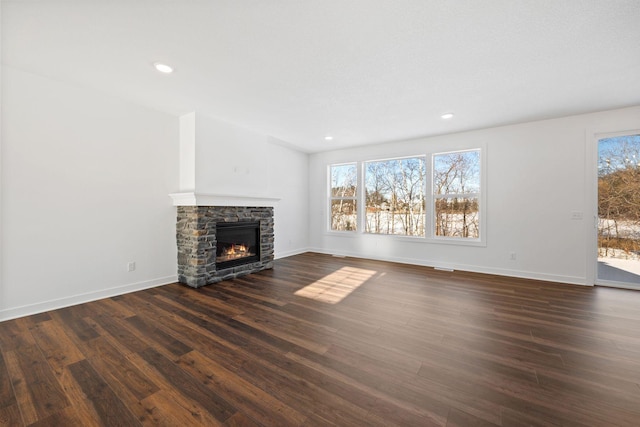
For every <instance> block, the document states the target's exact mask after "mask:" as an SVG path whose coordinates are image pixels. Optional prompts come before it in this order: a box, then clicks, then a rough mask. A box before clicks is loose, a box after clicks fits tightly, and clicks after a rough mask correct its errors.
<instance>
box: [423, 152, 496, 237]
mask: <svg viewBox="0 0 640 427" xmlns="http://www.w3.org/2000/svg"><path fill="white" fill-rule="evenodd" d="M473 151H478V152H480V192H473V193H446V194H434V189H433V170H434V169H435V168H434V162H435V158H436V156H441V155H445V154H456V153H469V152H473ZM485 152H486V147H485V146H480V147H477V148H467V149H463V150H451V151H440V152H434V153H431V169H430V171H429V172H430V173H429V174H428V176H429V180H430V182H429V189H430V191H429V193H428V194H429V202H430V206H429V208H430V210H429V212H431V215H429V232H430V235H431V239H432V240H433V241H434V242H438V243H447V244H456V245H467V246H486V243H485V240H484V237H485V236H486V233H487V232H486V222H485V221H484V218H485V217H486V215H485V214H484V213H485V212H486V206H485V203H486V200H485V197H484V194H485V193H486V188H487V186H486V177H485V175H486V173H485V165H486V157H485V155H486V153H485ZM469 196H472V197H477V198H478V203H479V204H480V209H479V210H478V226H479V228H480V237H478V238H476V239H471V238H468V237H456V236H436V224H435V215H434V214H433V213H434V212H435V204H436V200H437V199H444V198H450V197H469Z"/></svg>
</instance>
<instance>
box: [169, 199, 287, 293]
mask: <svg viewBox="0 0 640 427" xmlns="http://www.w3.org/2000/svg"><path fill="white" fill-rule="evenodd" d="M171 197H172V198H173V201H174V205H176V206H177V211H178V212H177V223H176V240H177V246H178V281H179V282H180V283H183V284H186V285H188V286H191V287H193V288H199V287H201V286H204V285H209V284H212V283H217V282H220V281H222V280H227V279H232V278H234V277H238V276H241V275H245V274H249V273H254V272H257V271H261V270H265V269H270V268H273V259H274V230H273V225H274V215H273V210H274V206H273V205H274V203H275V201H276V200H277V199H259V198H249V197H235V196H213V195H198V196H196V195H195V194H193V193H177V194H172V195H171ZM251 205H256V206H251ZM269 205H270V206H269ZM244 221H246V222H259V223H260V242H259V244H260V259H259V261H255V262H251V263H248V264H243V265H238V266H234V267H229V268H224V269H221V270H218V269H216V224H217V223H218V222H225V223H228V222H244Z"/></svg>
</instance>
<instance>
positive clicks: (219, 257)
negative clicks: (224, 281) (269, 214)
mask: <svg viewBox="0 0 640 427" xmlns="http://www.w3.org/2000/svg"><path fill="white" fill-rule="evenodd" d="M216 240H217V242H216V269H218V270H220V269H224V268H228V267H234V266H236V265H242V264H248V263H251V262H255V261H259V260H260V245H259V244H258V243H259V241H260V223H259V222H235V223H234V222H219V223H217V224H216Z"/></svg>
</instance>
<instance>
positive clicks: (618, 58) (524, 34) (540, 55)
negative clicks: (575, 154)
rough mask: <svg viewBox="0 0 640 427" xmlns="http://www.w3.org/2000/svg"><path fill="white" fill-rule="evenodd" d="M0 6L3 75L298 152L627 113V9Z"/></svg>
mask: <svg viewBox="0 0 640 427" xmlns="http://www.w3.org/2000/svg"><path fill="white" fill-rule="evenodd" d="M1 4H2V63H3V65H6V66H10V67H14V68H16V69H19V70H22V71H26V72H30V73H35V74H38V75H42V76H46V77H50V78H53V79H56V80H60V81H64V82H68V83H70V84H73V85H77V86H82V87H90V88H94V89H97V90H99V91H102V92H105V93H108V94H111V95H114V96H117V97H120V98H124V99H127V100H130V101H132V102H135V103H138V104H142V105H146V106H149V107H151V108H155V109H158V110H161V111H165V112H168V113H170V114H174V115H181V114H184V113H188V112H191V111H197V112H199V113H203V114H206V115H211V116H214V117H217V118H220V119H223V120H226V121H228V122H231V123H235V124H238V125H241V126H243V127H246V128H249V129H252V130H254V131H257V132H260V133H264V134H267V135H271V136H273V137H275V138H278V139H280V140H282V141H284V142H286V143H288V144H291V145H293V146H295V147H297V148H299V149H301V150H303V151H307V152H317V151H323V150H331V149H335V148H342V147H348V146H355V145H361V144H368V143H376V142H383V141H393V140H401V139H408V138H414V137H419V136H430V135H438V134H445V133H452V132H459V131H464V130H470V129H479V128H485V127H491V126H498V125H503V124H511V123H519V122H526V121H532V120H538V119H545V118H552V117H560V116H566V115H572V114H579V113H585V112H591V111H600V110H607V109H614V108H619V107H626V106H632V105H640V25H638V22H640V1H639V0H528V1H527V0H520V1H516V0H486V1H477V0H466V1H465V0H323V1H311V0H288V1H285V0H270V1H265V0H209V1H204V0H202V1H198V0H192V1H180V0H153V1H152V0H119V1H108V0H103V1H101V0H37V1H36V0H15V1H10V0H2V3H1ZM155 61H161V62H165V63H167V64H170V65H171V66H173V67H174V68H175V72H174V73H173V74H171V75H163V74H160V73H158V72H157V71H155V69H154V68H153V67H152V64H153V63H154V62H155ZM446 112H453V113H455V116H454V118H453V119H450V120H443V119H441V118H440V116H441V115H442V114H443V113H446ZM327 135H331V136H333V140H331V141H325V139H324V138H325V136H327Z"/></svg>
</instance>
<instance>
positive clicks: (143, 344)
mask: <svg viewBox="0 0 640 427" xmlns="http://www.w3.org/2000/svg"><path fill="white" fill-rule="evenodd" d="M0 350H1V351H0V425H10V426H22V425H33V426H76V425H77V426H94V425H95V426H97V425H105V426H136V425H167V426H169V425H175V426H187V425H207V426H209V425H210V426H215V425H226V426H260V425H261V426H287V425H294V426H311V425H323V426H324V425H339V426H385V427H386V426H394V425H397V426H430V425H434V426H491V425H498V426H543V425H544V426H556V425H561V426H638V425H640V292H634V291H625V290H619V289H607V288H587V287H579V286H570V285H561V284H551V283H543V282H536V281H531V280H522V279H513V278H506V277H498V276H488V275H480V274H471V273H462V272H453V273H448V272H442V271H435V270H433V269H430V268H423V267H416V266H408V265H400V264H393V263H384V262H376V261H368V260H358V259H351V258H336V257H331V256H326V255H319V254H311V253H309V254H303V255H298V256H294V257H290V258H286V259H281V260H278V261H276V263H275V268H274V269H273V270H269V271H264V272H261V273H258V274H253V275H250V276H245V277H242V278H239V279H235V280H232V281H227V282H222V283H219V284H216V285H211V286H207V287H204V288H201V289H197V290H196V289H191V288H187V287H184V286H182V285H179V284H173V285H167V286H162V287H158V288H154V289H150V290H146V291H141V292H136V293H132V294H127V295H122V296H118V297H114V298H109V299H105V300H101V301H96V302H91V303H87V304H82V305H78V306H74V307H69V308H65V309H61V310H55V311H51V312H47V313H43V314H38V315H34V316H29V317H24V318H21V319H17V320H11V321H6V322H2V323H0Z"/></svg>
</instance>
